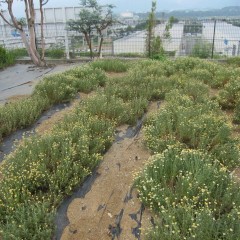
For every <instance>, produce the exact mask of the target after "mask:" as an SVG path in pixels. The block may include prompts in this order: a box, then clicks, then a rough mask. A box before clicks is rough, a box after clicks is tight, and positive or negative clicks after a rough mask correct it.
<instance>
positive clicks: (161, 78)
mask: <svg viewBox="0 0 240 240" xmlns="http://www.w3.org/2000/svg"><path fill="white" fill-rule="evenodd" d="M238 62H239V60H238V59H236V60H235V61H233V62H229V63H228V64H225V65H223V64H218V63H214V62H209V61H203V60H199V59H194V58H180V59H177V60H174V61H170V60H166V61H164V62H160V61H152V60H139V61H130V60H129V61H126V60H125V61H120V60H112V59H111V60H102V61H95V62H92V63H90V64H89V65H86V66H81V67H77V68H74V69H71V70H69V71H66V72H64V73H60V74H55V75H52V76H48V77H46V78H45V79H44V80H43V81H41V82H40V83H39V84H38V85H37V86H36V88H35V90H34V92H33V94H32V95H31V96H29V97H28V98H25V99H22V100H19V101H17V102H12V103H10V104H7V105H5V106H2V107H0V123H1V124H0V139H4V138H5V137H6V136H8V135H9V134H11V133H12V132H14V131H17V130H18V129H22V128H25V127H27V126H30V125H31V124H33V123H34V122H35V121H36V120H37V119H38V118H39V116H40V115H41V114H42V113H43V112H44V111H45V110H47V109H49V108H50V107H51V106H53V105H55V104H58V103H62V102H69V101H72V100H73V99H74V98H75V97H76V95H77V94H78V93H79V92H80V95H81V93H85V94H88V98H86V99H82V100H81V101H79V103H77V104H75V105H74V108H73V109H72V111H71V112H69V113H68V114H66V115H65V117H63V118H62V119H61V121H58V122H57V123H55V124H54V126H53V127H52V128H51V129H50V130H49V131H47V132H46V133H44V134H40V133H38V134H36V135H34V136H33V137H30V138H27V137H26V138H25V139H24V140H23V141H22V142H21V144H19V145H18V147H17V149H16V150H15V151H14V152H12V153H11V154H9V155H8V156H6V158H5V160H4V161H3V162H2V164H1V165H0V184H1V188H0V239H1V238H2V239H29V240H30V239H52V238H53V236H54V233H55V226H54V216H55V214H56V211H57V208H58V207H59V206H60V205H61V203H62V201H63V200H64V199H65V198H66V196H69V195H71V194H72V193H73V191H74V189H75V188H76V187H77V186H79V185H80V184H81V183H83V182H84V180H85V179H86V177H87V176H89V175H91V173H92V172H93V171H94V169H96V168H98V166H99V163H100V162H102V159H103V156H104V155H105V154H106V153H107V152H108V150H109V148H110V147H111V145H112V144H113V142H114V140H115V136H116V129H118V128H119V127H122V126H135V125H136V123H137V121H139V119H142V120H143V123H142V125H143V128H142V134H143V141H144V145H145V147H146V148H147V149H148V152H149V154H151V157H150V158H149V159H148V160H147V161H146V162H145V167H142V168H141V169H138V171H137V172H135V173H134V179H135V180H134V183H132V184H133V186H134V188H135V189H136V190H137V192H138V195H139V199H140V201H141V202H142V203H143V204H144V206H145V207H146V208H148V209H149V211H150V212H151V215H152V216H153V220H152V226H151V227H149V228H148V229H145V230H144V234H145V235H144V237H143V236H141V238H146V239H156V240H157V239H163V240H164V239H165V240H178V239H179V240H182V239H188V240H190V239H198V240H202V239H209V240H210V239H213V240H218V239H224V240H225V239H226V240H227V239H229V240H237V239H239V235H240V191H239V190H240V189H239V183H238V179H237V177H236V176H235V172H237V170H238V167H239V160H240V141H239V132H240V126H239V123H240V77H239V76H240V68H239V67H238ZM109 73H111V74H109ZM153 102H155V103H159V104H161V105H162V107H160V108H158V109H156V111H154V112H153V113H152V114H149V108H150V106H151V103H153ZM146 112H148V114H146ZM143 116H144V117H143ZM142 125H141V126H140V127H142ZM113 177H114V176H113ZM139 231H141V229H140V230H139ZM112 234H113V233H112ZM115 236H117V235H112V237H115ZM110 237H111V236H110ZM95 239H97V237H96V238H95Z"/></svg>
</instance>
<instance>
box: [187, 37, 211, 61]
mask: <svg viewBox="0 0 240 240" xmlns="http://www.w3.org/2000/svg"><path fill="white" fill-rule="evenodd" d="M211 50H212V45H211V44H210V43H207V42H204V41H202V40H198V41H197V42H196V44H195V45H194V47H193V49H192V53H191V56H192V57H198V58H210V56H211V53H212V51H211Z"/></svg>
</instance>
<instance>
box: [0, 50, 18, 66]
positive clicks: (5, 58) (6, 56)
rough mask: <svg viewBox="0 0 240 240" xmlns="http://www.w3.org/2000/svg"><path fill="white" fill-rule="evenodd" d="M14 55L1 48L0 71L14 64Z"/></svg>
mask: <svg viewBox="0 0 240 240" xmlns="http://www.w3.org/2000/svg"><path fill="white" fill-rule="evenodd" d="M14 62H15V57H14V55H13V54H12V53H11V52H9V51H7V50H6V49H5V48H3V47H1V46H0V69H2V68H4V67H7V66H10V65H12V64H14Z"/></svg>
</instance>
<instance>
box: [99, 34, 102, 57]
mask: <svg viewBox="0 0 240 240" xmlns="http://www.w3.org/2000/svg"><path fill="white" fill-rule="evenodd" d="M102 44H103V36H102V35H101V39H100V43H99V48H98V57H99V58H102Z"/></svg>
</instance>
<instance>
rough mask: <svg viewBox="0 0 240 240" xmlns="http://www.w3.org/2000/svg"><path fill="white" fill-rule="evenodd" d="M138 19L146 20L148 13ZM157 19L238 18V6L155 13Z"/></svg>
mask: <svg viewBox="0 0 240 240" xmlns="http://www.w3.org/2000/svg"><path fill="white" fill-rule="evenodd" d="M138 15H139V16H140V18H147V17H148V13H138ZM156 16H157V18H162V17H163V16H164V18H169V17H170V16H174V17H176V18H211V17H239V18H240V6H232V7H224V8H222V9H212V10H176V11H171V12H165V13H163V12H157V14H156Z"/></svg>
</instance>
